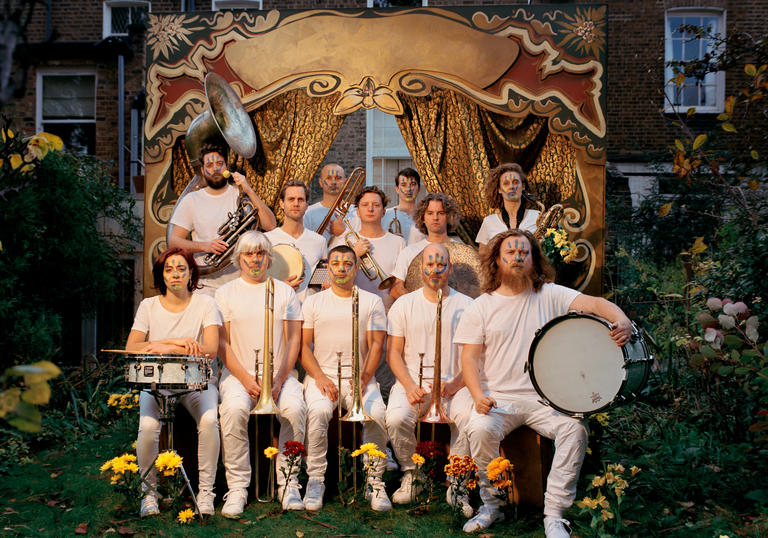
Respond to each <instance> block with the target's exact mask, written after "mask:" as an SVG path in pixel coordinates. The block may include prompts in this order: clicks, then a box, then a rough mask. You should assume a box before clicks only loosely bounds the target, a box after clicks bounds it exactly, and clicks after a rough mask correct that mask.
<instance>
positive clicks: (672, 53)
mask: <svg viewBox="0 0 768 538" xmlns="http://www.w3.org/2000/svg"><path fill="white" fill-rule="evenodd" d="M682 25H694V26H698V27H700V28H704V29H705V30H706V31H707V33H709V34H719V35H725V12H724V11H723V10H719V9H689V8H680V9H669V10H667V12H666V28H665V37H666V45H665V54H664V59H665V61H666V62H675V61H683V62H686V61H691V60H696V59H700V58H703V57H704V55H705V54H707V53H710V54H712V53H716V52H717V51H716V46H717V45H716V44H715V43H714V42H713V41H712V39H711V38H707V37H706V36H704V37H702V38H697V37H696V36H695V35H694V34H691V33H689V32H681V31H680V27H681V26H682ZM674 76H675V73H674V69H673V68H672V67H671V66H666V69H665V81H669V80H670V79H672V78H673V77H674ZM666 89H667V91H666V96H667V99H668V102H667V103H665V108H666V107H670V106H671V107H672V109H673V110H678V111H683V112H684V111H686V110H688V109H689V108H691V107H695V108H696V111H697V112H705V113H718V112H722V110H723V101H724V99H725V73H724V72H722V71H721V72H717V73H707V75H705V76H704V78H703V79H702V80H699V79H696V78H693V77H688V78H686V79H685V82H684V83H683V84H681V85H676V84H675V83H674V82H670V83H668V84H667V86H666Z"/></svg>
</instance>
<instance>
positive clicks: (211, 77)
mask: <svg viewBox="0 0 768 538" xmlns="http://www.w3.org/2000/svg"><path fill="white" fill-rule="evenodd" d="M204 87H205V99H206V102H207V103H208V109H207V110H205V111H204V112H202V113H201V114H199V115H198V116H197V117H196V118H195V119H193V120H192V123H190V125H189V128H188V129H187V135H186V137H185V140H184V143H185V146H186V150H187V157H188V158H189V162H190V164H191V165H192V168H193V170H194V172H195V175H194V177H193V178H192V180H191V181H190V182H189V184H187V186H186V188H185V189H184V191H183V192H182V193H181V195H180V196H179V199H178V201H177V202H176V204H175V207H174V212H175V211H176V208H178V207H179V202H180V201H181V199H182V198H184V196H186V195H187V194H189V193H191V192H193V191H195V190H197V189H198V188H199V187H200V186H201V180H202V168H201V163H200V148H201V147H202V146H203V144H204V143H205V142H206V141H207V140H208V139H210V138H213V137H218V136H221V137H223V138H224V141H225V142H226V143H227V145H228V146H229V147H230V148H231V149H232V150H233V151H234V152H235V153H237V154H238V155H241V156H243V157H245V158H246V159H250V158H251V157H253V156H254V155H255V154H256V149H257V147H258V140H257V138H256V133H255V132H254V130H253V122H252V121H251V118H250V117H249V116H248V113H247V112H246V111H245V108H243V105H242V103H241V102H240V98H239V97H238V96H237V93H235V90H234V89H233V88H232V86H230V85H229V84H228V83H227V81H226V80H224V79H223V78H222V77H221V76H220V75H217V74H216V73H208V74H207V75H206V76H205V83H204ZM225 175H226V173H225ZM243 198H245V199H246V200H245V201H244V200H243ZM172 220H173V213H171V218H170V219H168V222H169V223H168V226H167V227H166V233H165V241H166V244H169V245H170V242H171V235H172V232H173V224H170V222H171V221H172ZM256 223H258V213H257V210H256V208H255V207H253V204H251V202H250V200H247V196H244V195H243V194H242V193H241V195H240V199H238V208H237V209H236V210H235V212H234V214H233V213H230V214H229V216H228V218H227V221H226V222H225V223H224V224H222V225H221V227H220V228H219V231H218V234H219V236H223V235H224V234H225V233H226V234H227V235H226V237H222V238H223V239H224V240H225V241H226V242H227V244H228V245H229V247H230V248H228V249H227V251H226V252H225V253H224V254H219V255H214V254H209V255H208V256H206V257H205V258H206V263H209V262H208V258H209V256H213V257H214V258H213V260H214V263H212V264H209V265H208V266H202V267H200V274H201V275H203V276H206V275H210V274H214V273H217V272H219V271H221V270H222V269H224V268H225V267H226V263H225V262H226V261H227V259H228V258H229V256H230V255H231V253H232V251H233V248H234V245H235V243H237V239H238V238H239V237H240V235H242V234H243V233H244V232H246V231H248V230H249V229H250V227H251V226H253V225H254V224H256ZM226 230H230V231H229V232H226Z"/></svg>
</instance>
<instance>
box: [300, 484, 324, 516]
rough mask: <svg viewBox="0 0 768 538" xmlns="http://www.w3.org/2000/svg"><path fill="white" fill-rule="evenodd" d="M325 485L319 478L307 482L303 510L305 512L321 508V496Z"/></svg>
mask: <svg viewBox="0 0 768 538" xmlns="http://www.w3.org/2000/svg"><path fill="white" fill-rule="evenodd" d="M324 493H325V484H323V481H322V479H320V478H310V479H309V482H307V492H306V493H305V494H304V508H305V509H306V510H315V511H316V510H320V509H321V508H322V507H323V494H324Z"/></svg>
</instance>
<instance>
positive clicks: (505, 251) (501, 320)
mask: <svg viewBox="0 0 768 538" xmlns="http://www.w3.org/2000/svg"><path fill="white" fill-rule="evenodd" d="M482 269H483V276H484V283H485V284H484V286H485V289H484V291H485V293H484V294H483V295H481V296H480V297H478V298H477V299H476V300H475V301H474V302H473V303H472V305H471V306H470V307H469V308H468V309H467V310H466V311H465V312H464V314H463V315H462V317H461V321H460V322H459V327H458V329H457V330H456V335H455V337H454V342H455V343H457V344H461V345H462V350H461V362H462V372H463V374H464V382H465V383H466V385H467V388H466V389H462V390H469V392H470V394H471V396H472V399H473V401H474V409H473V410H472V412H471V414H470V417H469V419H468V422H467V424H466V429H465V431H466V434H467V437H468V438H469V446H470V451H471V453H472V457H473V458H474V459H475V461H476V462H477V466H478V468H479V473H478V474H479V478H480V481H479V482H480V498H481V499H482V501H483V506H482V507H481V508H480V510H479V511H478V513H477V515H476V516H475V517H474V518H472V519H471V520H469V521H468V522H467V523H466V524H465V525H464V530H465V531H466V532H474V531H477V530H481V529H485V528H487V527H489V526H490V525H492V524H493V523H494V522H495V521H500V520H501V519H503V518H504V515H503V514H502V513H501V511H500V510H499V507H500V505H501V500H500V499H499V498H498V497H496V495H495V493H496V490H495V488H493V487H491V486H490V483H489V481H488V473H487V471H486V468H487V466H488V463H490V462H491V460H492V459H494V458H495V457H498V455H499V444H500V443H501V441H502V439H504V437H505V436H506V435H507V434H509V432H511V431H512V430H514V429H515V428H517V427H518V426H522V425H526V426H528V427H530V428H532V429H533V430H535V431H536V432H537V433H538V434H539V435H542V436H544V437H547V438H549V439H553V440H554V442H555V455H554V459H553V461H552V470H551V471H550V473H549V476H548V477H547V488H546V493H545V495H544V529H545V532H546V536H547V538H553V537H556V538H566V537H567V536H568V531H567V530H566V528H565V525H567V524H568V522H567V521H566V520H565V519H563V514H564V513H565V511H566V510H567V509H568V508H569V507H570V506H571V504H572V503H573V500H574V497H575V496H576V482H577V480H578V477H579V471H580V470H581V464H582V462H583V460H584V453H585V451H586V445H587V429H586V427H585V426H584V424H583V422H582V421H580V420H578V419H575V418H572V417H570V416H568V415H565V414H563V413H560V412H558V411H555V410H553V409H552V408H551V407H548V406H545V405H544V404H542V403H541V401H540V398H539V396H538V394H537V393H536V391H535V389H534V388H533V384H532V383H531V381H530V378H529V376H528V374H526V373H525V370H524V367H525V364H526V360H527V357H528V351H529V349H530V347H531V343H532V342H533V339H534V337H535V335H536V331H537V330H538V329H540V328H541V327H542V326H544V325H545V324H546V323H547V322H548V321H550V320H552V319H554V318H556V317H558V316H562V315H564V314H566V313H568V311H570V310H580V311H582V312H586V313H589V314H594V315H596V316H599V317H601V318H603V319H606V320H608V321H609V322H610V323H611V326H612V330H611V333H610V334H611V338H612V339H613V340H614V341H615V342H616V344H617V345H619V346H622V345H624V344H626V343H627V342H628V341H629V337H630V336H631V334H632V323H631V322H630V321H629V319H628V318H627V316H626V315H624V312H622V311H621V309H620V308H619V307H617V306H616V305H614V304H612V303H610V302H608V301H606V300H605V299H602V298H600V297H591V296H588V295H583V294H581V293H579V292H577V291H575V290H572V289H570V288H566V287H564V286H559V285H557V284H554V283H553V279H554V270H553V269H552V267H551V266H550V265H549V262H548V261H547V259H546V257H545V256H544V254H543V253H542V251H541V248H540V247H539V244H538V242H537V241H536V240H535V239H534V238H533V235H532V234H531V233H530V232H527V231H523V230H510V231H507V232H503V233H501V234H499V235H497V236H496V237H494V238H493V239H491V241H490V243H489V245H488V250H487V252H486V253H485V254H484V255H483V257H482Z"/></svg>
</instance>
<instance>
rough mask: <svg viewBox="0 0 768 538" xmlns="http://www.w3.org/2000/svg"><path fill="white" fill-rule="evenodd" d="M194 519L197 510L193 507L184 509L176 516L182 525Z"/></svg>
mask: <svg viewBox="0 0 768 538" xmlns="http://www.w3.org/2000/svg"><path fill="white" fill-rule="evenodd" d="M193 519H195V512H194V511H193V510H192V509H191V508H187V509H186V510H182V511H181V512H179V515H178V516H176V521H178V522H179V523H181V524H182V525H185V524H187V523H189V522H190V521H192V520H193Z"/></svg>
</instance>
